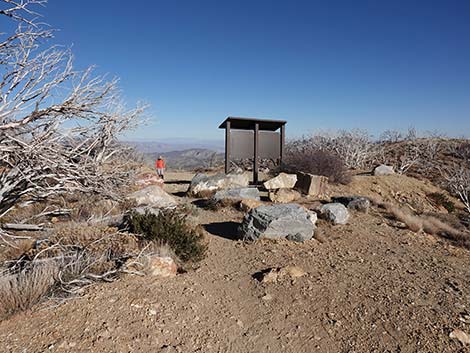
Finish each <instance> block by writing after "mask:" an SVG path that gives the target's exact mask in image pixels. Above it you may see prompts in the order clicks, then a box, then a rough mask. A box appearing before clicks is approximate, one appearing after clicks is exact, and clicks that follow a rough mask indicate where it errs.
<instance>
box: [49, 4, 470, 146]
mask: <svg viewBox="0 0 470 353" xmlns="http://www.w3.org/2000/svg"><path fill="white" fill-rule="evenodd" d="M41 12H42V13H43V14H44V17H45V19H44V20H45V21H46V22H47V23H49V24H50V25H51V26H53V27H55V28H59V29H60V31H59V32H58V33H57V35H56V41H57V42H59V43H62V44H65V45H72V48H73V52H74V54H75V57H76V64H77V66H79V67H85V66H87V65H90V64H95V65H97V67H98V71H99V72H102V73H104V72H109V73H110V74H111V75H117V76H119V77H121V87H122V89H123V91H124V95H125V98H126V100H127V101H128V102H129V103H132V102H135V101H136V100H139V99H141V100H144V101H146V102H148V103H150V104H151V108H150V110H149V112H148V113H149V116H150V118H151V119H150V121H149V123H148V125H147V126H146V127H145V128H143V129H140V130H139V131H137V132H136V133H135V134H134V135H133V136H132V138H134V137H139V138H150V139H161V138H169V137H191V138H201V139H221V138H223V133H222V131H220V130H218V129H217V126H218V124H219V123H220V122H221V121H222V120H223V119H225V117H226V116H229V115H231V116H254V117H261V118H263V117H266V118H274V119H276V118H279V119H285V120H287V121H288V126H287V132H288V136H290V137H292V136H299V135H302V134H307V133H309V132H311V131H314V130H317V129H338V128H363V129H368V130H369V131H370V132H371V133H374V134H376V133H378V132H380V131H382V130H384V129H388V128H393V129H403V130H406V129H407V128H408V127H409V126H411V125H412V126H414V127H416V128H417V129H418V130H441V131H444V132H446V133H447V134H449V135H459V136H460V135H463V134H466V135H467V136H470V1H467V0H459V1H457V0H442V1H437V0H435V1H433V0H423V1H413V0H406V1H404V0H403V1H402V0H393V1H378V0H373V1H360V0H354V1H353V0H350V1H335V0H332V1H314V0H310V1H295V0H292V1H287V0H286V1H274V0H259V1H258V0H247V1H245V0H242V1H221V0H218V1H205V0H201V1H199V0H198V1H196V0H188V1H183V0H174V1H169V0H166V1H159V0H153V1H152V0H141V1H136V2H129V1H119V0H113V1H111V0H100V1H96V0H80V1H63V0H49V3H48V5H47V7H46V8H45V9H43V10H41Z"/></svg>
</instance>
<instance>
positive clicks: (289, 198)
mask: <svg viewBox="0 0 470 353" xmlns="http://www.w3.org/2000/svg"><path fill="white" fill-rule="evenodd" d="M301 197H302V195H300V192H298V191H297V190H293V189H278V190H276V191H270V192H269V199H270V200H271V201H272V202H274V203H290V202H293V201H297V200H298V199H300V198H301Z"/></svg>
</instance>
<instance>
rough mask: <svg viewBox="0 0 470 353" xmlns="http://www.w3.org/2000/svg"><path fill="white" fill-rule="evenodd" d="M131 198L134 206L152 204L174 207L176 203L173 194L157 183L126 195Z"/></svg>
mask: <svg viewBox="0 0 470 353" xmlns="http://www.w3.org/2000/svg"><path fill="white" fill-rule="evenodd" d="M127 198H128V199H129V200H133V201H134V202H135V203H136V206H152V207H153V208H174V207H176V206H177V205H178V203H177V202H176V200H175V199H174V198H173V196H171V195H169V194H168V193H166V192H165V191H164V190H163V189H162V188H161V187H159V186H157V185H151V186H147V187H146V188H144V189H142V190H139V191H136V192H134V193H132V194H130V195H129V196H128V197H127Z"/></svg>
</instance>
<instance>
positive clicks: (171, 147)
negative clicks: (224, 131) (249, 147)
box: [125, 138, 224, 153]
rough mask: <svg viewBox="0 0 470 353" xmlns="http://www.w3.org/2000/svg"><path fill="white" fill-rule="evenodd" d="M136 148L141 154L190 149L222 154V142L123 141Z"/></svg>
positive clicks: (179, 139)
mask: <svg viewBox="0 0 470 353" xmlns="http://www.w3.org/2000/svg"><path fill="white" fill-rule="evenodd" d="M125 142H127V143H129V144H131V145H133V146H135V147H136V148H137V150H138V151H140V152H142V153H167V152H172V151H184V150H191V149H206V150H210V151H216V152H223V151H224V141H222V140H198V139H183V138H173V139H160V140H134V141H125Z"/></svg>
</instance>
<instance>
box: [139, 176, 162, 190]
mask: <svg viewBox="0 0 470 353" xmlns="http://www.w3.org/2000/svg"><path fill="white" fill-rule="evenodd" d="M163 183H164V181H163V179H162V178H160V177H159V176H158V175H157V174H155V173H143V174H140V175H139V176H138V177H137V179H136V181H135V185H138V186H141V187H146V186H150V185H159V186H163Z"/></svg>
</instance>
